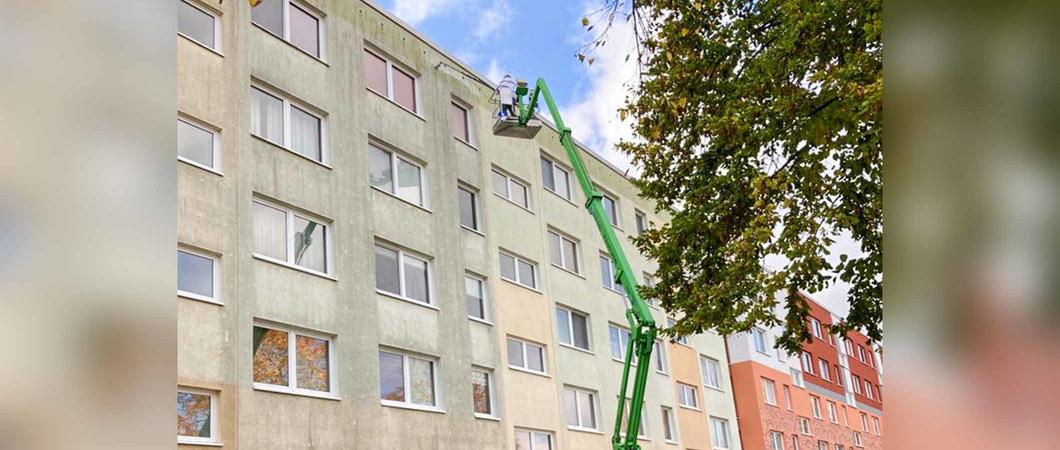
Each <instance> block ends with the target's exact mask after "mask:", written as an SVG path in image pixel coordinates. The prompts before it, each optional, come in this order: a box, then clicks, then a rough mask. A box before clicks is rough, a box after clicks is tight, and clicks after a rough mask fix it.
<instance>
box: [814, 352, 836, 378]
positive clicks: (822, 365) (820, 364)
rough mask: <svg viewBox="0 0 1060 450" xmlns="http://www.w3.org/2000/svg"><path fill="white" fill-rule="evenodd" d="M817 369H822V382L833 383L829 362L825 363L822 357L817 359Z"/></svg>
mask: <svg viewBox="0 0 1060 450" xmlns="http://www.w3.org/2000/svg"><path fill="white" fill-rule="evenodd" d="M817 368H818V369H820V372H819V373H820V376H821V379H822V380H825V381H832V377H831V375H829V373H830V372H831V371H830V370H829V368H828V361H825V360H824V359H823V358H821V357H817Z"/></svg>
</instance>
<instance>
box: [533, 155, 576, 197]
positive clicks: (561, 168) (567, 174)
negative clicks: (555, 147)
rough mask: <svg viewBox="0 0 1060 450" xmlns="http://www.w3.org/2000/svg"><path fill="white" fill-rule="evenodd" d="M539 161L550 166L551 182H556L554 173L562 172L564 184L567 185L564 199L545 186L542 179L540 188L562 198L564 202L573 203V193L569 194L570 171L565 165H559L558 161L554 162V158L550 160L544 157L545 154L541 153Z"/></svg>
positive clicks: (549, 157)
mask: <svg viewBox="0 0 1060 450" xmlns="http://www.w3.org/2000/svg"><path fill="white" fill-rule="evenodd" d="M541 160H542V161H547V162H548V163H549V164H550V165H551V166H552V180H553V182H555V180H556V172H557V171H558V172H563V174H564V177H563V179H564V180H566V184H567V196H566V197H564V196H563V194H560V193H559V192H556V190H555V189H553V188H551V187H548V186H547V185H545V180H544V179H542V180H541V186H542V187H544V188H545V190H546V191H548V192H551V193H553V194H556V196H557V197H559V198H562V199H564V200H566V201H568V202H573V201H574V200H573V198H574V193H573V192H571V182H570V177H571V175H572V171H571V170H570V169H568V168H567V166H566V165H564V164H561V163H559V162H558V161H556V159H555V158H552V157H551V156H546V155H545V153H541Z"/></svg>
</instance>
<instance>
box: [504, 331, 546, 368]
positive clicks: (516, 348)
mask: <svg viewBox="0 0 1060 450" xmlns="http://www.w3.org/2000/svg"><path fill="white" fill-rule="evenodd" d="M508 367H512V368H516V369H522V370H529V371H531V372H537V373H545V348H544V347H542V346H540V345H537V344H531V343H529V342H526V341H522V340H519V339H515V338H512V337H509V338H508Z"/></svg>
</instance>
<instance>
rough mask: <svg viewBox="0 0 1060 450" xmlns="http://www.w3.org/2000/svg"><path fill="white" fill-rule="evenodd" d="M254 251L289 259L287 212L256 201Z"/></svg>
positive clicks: (280, 258)
mask: <svg viewBox="0 0 1060 450" xmlns="http://www.w3.org/2000/svg"><path fill="white" fill-rule="evenodd" d="M254 251H255V252H257V253H259V254H262V255H265V256H268V257H270V258H276V259H279V260H281V261H286V260H287V213H286V212H284V211H281V210H279V209H276V208H273V207H271V206H266V205H263V204H261V203H257V202H254Z"/></svg>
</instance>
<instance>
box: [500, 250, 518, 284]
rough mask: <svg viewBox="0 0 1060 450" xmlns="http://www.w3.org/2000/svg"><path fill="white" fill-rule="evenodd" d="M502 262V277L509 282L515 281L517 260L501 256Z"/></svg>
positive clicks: (502, 254)
mask: <svg viewBox="0 0 1060 450" xmlns="http://www.w3.org/2000/svg"><path fill="white" fill-rule="evenodd" d="M500 260H501V276H502V277H504V278H507V279H509V280H515V258H512V257H511V256H508V255H505V254H504V253H501V254H500Z"/></svg>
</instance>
